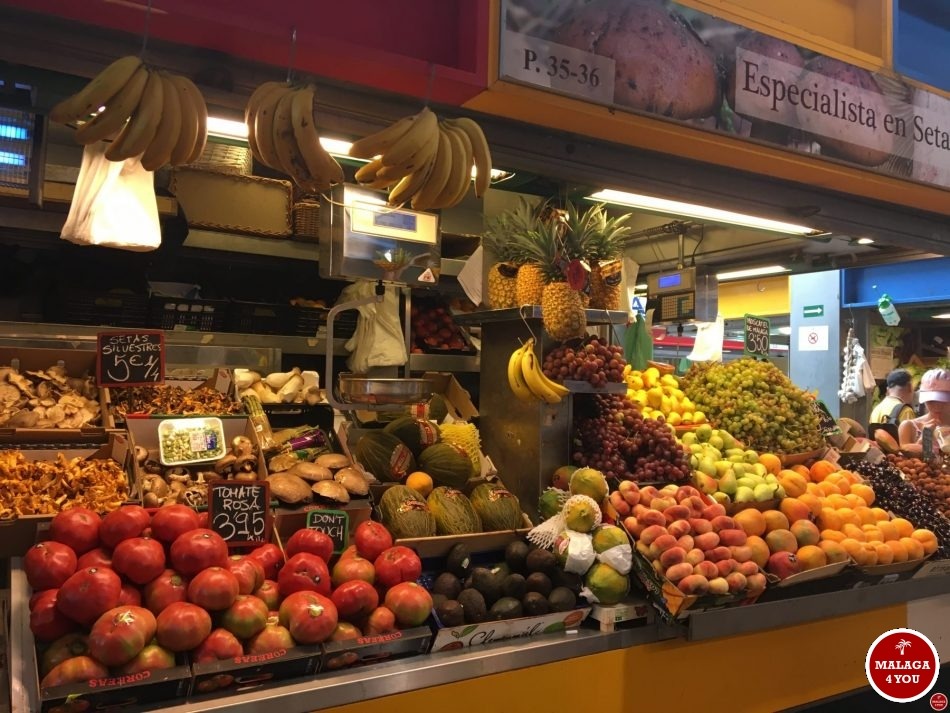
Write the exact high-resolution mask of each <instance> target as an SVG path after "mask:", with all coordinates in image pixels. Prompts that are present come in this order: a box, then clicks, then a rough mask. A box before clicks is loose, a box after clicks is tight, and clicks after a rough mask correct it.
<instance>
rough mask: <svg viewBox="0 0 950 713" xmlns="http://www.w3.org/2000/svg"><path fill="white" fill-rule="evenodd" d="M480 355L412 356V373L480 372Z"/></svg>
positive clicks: (410, 368) (410, 360) (410, 356)
mask: <svg viewBox="0 0 950 713" xmlns="http://www.w3.org/2000/svg"><path fill="white" fill-rule="evenodd" d="M479 362H480V359H479V358H478V354H472V355H471V356H460V355H458V354H410V355H409V370H410V371H456V372H460V371H468V372H477V371H478V370H479Z"/></svg>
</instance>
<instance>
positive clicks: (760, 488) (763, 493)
mask: <svg viewBox="0 0 950 713" xmlns="http://www.w3.org/2000/svg"><path fill="white" fill-rule="evenodd" d="M752 494H753V497H754V499H755V501H756V502H757V503H764V502H765V501H766V500H771V499H772V498H773V497H774V496H775V489H774V488H772V486H770V485H769V484H768V483H762V484H761V485H756V486H755V490H754V491H753V493H752Z"/></svg>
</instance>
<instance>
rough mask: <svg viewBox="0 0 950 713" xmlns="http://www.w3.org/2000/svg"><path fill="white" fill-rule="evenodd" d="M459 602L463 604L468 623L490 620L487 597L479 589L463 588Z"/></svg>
mask: <svg viewBox="0 0 950 713" xmlns="http://www.w3.org/2000/svg"><path fill="white" fill-rule="evenodd" d="M458 603H459V604H461V605H462V612H463V614H464V616H465V623H466V624H478V623H480V622H483V621H487V620H488V607H487V605H486V604H485V597H483V596H482V595H481V593H480V592H479V591H478V590H477V589H463V590H462V593H461V594H459V598H458Z"/></svg>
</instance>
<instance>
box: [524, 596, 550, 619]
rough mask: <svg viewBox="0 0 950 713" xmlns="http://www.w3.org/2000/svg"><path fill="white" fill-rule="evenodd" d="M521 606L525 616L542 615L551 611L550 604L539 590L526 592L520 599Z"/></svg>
mask: <svg viewBox="0 0 950 713" xmlns="http://www.w3.org/2000/svg"><path fill="white" fill-rule="evenodd" d="M521 606H522V608H523V609H524V613H525V615H526V616H544V615H545V614H549V613H550V612H551V605H550V604H548V600H547V598H546V597H545V596H544V595H543V594H541V593H540V592H528V593H527V594H525V595H524V598H523V599H522V600H521Z"/></svg>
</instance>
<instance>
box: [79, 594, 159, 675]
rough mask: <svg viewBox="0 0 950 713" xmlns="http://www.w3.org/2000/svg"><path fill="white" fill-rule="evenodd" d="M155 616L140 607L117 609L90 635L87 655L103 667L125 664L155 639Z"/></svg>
mask: <svg viewBox="0 0 950 713" xmlns="http://www.w3.org/2000/svg"><path fill="white" fill-rule="evenodd" d="M155 628H156V623H155V615H154V614H152V612H150V611H149V610H148V609H143V608H142V607H131V606H124V607H116V608H115V609H110V610H109V611H107V612H106V613H105V614H103V615H102V616H101V617H99V618H98V619H97V620H96V623H95V624H93V625H92V630H91V631H90V632H89V655H90V656H92V657H93V658H94V659H95V660H96V661H99V662H100V663H104V664H105V665H106V666H121V665H122V664H126V663H128V662H129V661H131V660H132V659H134V658H135V657H136V656H138V655H139V653H140V652H141V651H142V649H144V648H145V645H146V644H147V643H148V642H149V641H151V639H152V637H153V636H155Z"/></svg>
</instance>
